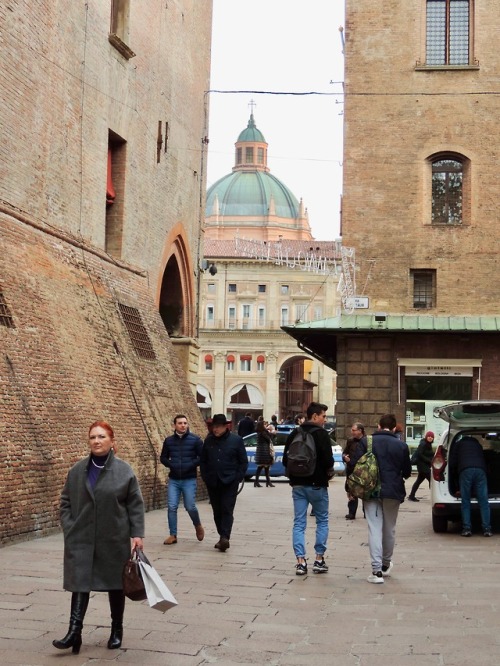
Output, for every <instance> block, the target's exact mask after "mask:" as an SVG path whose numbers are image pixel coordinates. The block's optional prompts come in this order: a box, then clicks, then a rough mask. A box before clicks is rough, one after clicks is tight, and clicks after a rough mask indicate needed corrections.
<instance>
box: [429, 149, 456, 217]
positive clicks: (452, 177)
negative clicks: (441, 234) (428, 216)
mask: <svg viewBox="0 0 500 666" xmlns="http://www.w3.org/2000/svg"><path fill="white" fill-rule="evenodd" d="M463 175H464V165H463V162H462V161H460V160H458V159H456V158H453V159H452V158H441V159H437V160H434V161H433V162H432V223H433V224H462V215H463Z"/></svg>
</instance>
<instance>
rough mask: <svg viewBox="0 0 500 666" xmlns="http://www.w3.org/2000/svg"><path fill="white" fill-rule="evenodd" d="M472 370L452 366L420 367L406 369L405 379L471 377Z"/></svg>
mask: <svg viewBox="0 0 500 666" xmlns="http://www.w3.org/2000/svg"><path fill="white" fill-rule="evenodd" d="M472 371H473V368H464V367H457V366H452V365H448V366H446V365H421V366H415V367H406V368H405V375H406V376H407V377H472Z"/></svg>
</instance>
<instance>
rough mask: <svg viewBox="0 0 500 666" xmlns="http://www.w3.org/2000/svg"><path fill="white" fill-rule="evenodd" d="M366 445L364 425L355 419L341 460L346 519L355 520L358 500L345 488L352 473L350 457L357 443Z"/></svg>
mask: <svg viewBox="0 0 500 666" xmlns="http://www.w3.org/2000/svg"><path fill="white" fill-rule="evenodd" d="M360 443H362V444H365V445H366V435H365V426H364V425H363V424H362V423H360V422H359V421H356V422H355V423H353V424H352V426H351V437H350V438H349V439H348V440H347V442H346V447H345V449H344V453H343V454H342V460H343V461H344V463H345V474H346V483H345V490H346V493H347V514H346V517H345V519H346V520H355V518H356V513H357V511H358V505H359V500H358V498H357V497H354V495H351V494H350V492H349V490H348V488H347V477H348V476H349V475H350V474H351V473H352V470H353V468H354V465H353V464H352V458H353V456H355V452H356V450H357V448H358V446H359V444H360Z"/></svg>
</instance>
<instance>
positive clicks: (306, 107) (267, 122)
mask: <svg viewBox="0 0 500 666" xmlns="http://www.w3.org/2000/svg"><path fill="white" fill-rule="evenodd" d="M213 8H214V14H213V36H212V73H211V83H210V88H211V91H216V90H219V91H264V92H265V93H267V94H257V93H256V92H238V93H237V94H230V93H218V92H210V94H209V105H210V115H209V139H210V143H209V146H208V171H207V185H208V187H210V185H212V184H213V183H214V182H215V181H217V180H218V179H219V178H221V177H222V176H225V175H226V174H228V173H230V172H231V169H232V167H233V166H234V144H235V142H236V139H237V138H238V135H239V133H240V132H241V130H243V129H244V128H245V127H246V125H247V122H248V119H249V117H250V101H251V100H254V102H255V107H254V110H253V113H254V118H255V124H256V125H257V127H258V129H259V130H260V131H261V132H262V133H263V134H264V137H265V139H266V141H267V143H268V144H269V149H268V166H269V167H270V169H271V173H272V174H273V175H274V176H276V177H277V178H279V179H280V180H281V181H282V182H283V183H284V184H285V185H286V186H287V187H288V188H289V189H290V190H291V191H292V192H293V194H294V195H295V196H296V197H297V199H299V200H300V199H301V198H302V199H303V200H304V204H305V206H306V207H307V209H308V211H309V223H310V225H311V228H312V233H313V236H314V237H315V238H316V239H317V240H333V239H335V238H337V237H338V235H339V221H340V216H339V210H340V194H341V189H342V110H343V104H342V101H343V96H342V85H341V81H342V79H343V67H344V60H343V55H342V43H341V38H340V33H339V26H341V25H343V24H344V2H343V0H307V1H304V0H252V1H250V0H214V1H213ZM281 92H288V93H304V92H317V93H323V94H321V95H280V94H271V93H281Z"/></svg>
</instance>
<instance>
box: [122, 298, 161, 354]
mask: <svg viewBox="0 0 500 666" xmlns="http://www.w3.org/2000/svg"><path fill="white" fill-rule="evenodd" d="M118 307H119V309H120V314H121V316H122V319H123V323H124V324H125V328H126V329H127V332H128V334H129V337H130V340H131V342H132V346H133V348H134V350H135V352H136V354H137V355H138V356H140V357H141V358H148V359H155V358H156V354H155V351H154V349H153V345H152V344H151V340H150V338H149V335H148V332H147V330H146V327H145V326H144V324H143V323H142V319H141V314H140V312H139V310H138V309H137V308H131V307H129V306H128V305H123V303H118Z"/></svg>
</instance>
